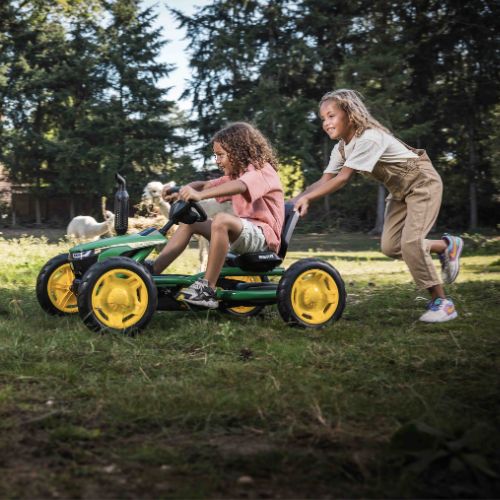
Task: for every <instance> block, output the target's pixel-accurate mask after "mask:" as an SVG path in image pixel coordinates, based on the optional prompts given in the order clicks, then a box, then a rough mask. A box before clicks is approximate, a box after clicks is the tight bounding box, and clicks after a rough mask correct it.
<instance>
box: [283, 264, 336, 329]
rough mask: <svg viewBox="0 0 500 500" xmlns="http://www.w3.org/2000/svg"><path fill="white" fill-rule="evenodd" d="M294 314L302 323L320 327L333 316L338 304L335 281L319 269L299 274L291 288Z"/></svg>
mask: <svg viewBox="0 0 500 500" xmlns="http://www.w3.org/2000/svg"><path fill="white" fill-rule="evenodd" d="M291 303H292V307H293V311H294V313H295V314H296V315H297V317H298V318H299V319H300V320H302V321H303V322H304V323H308V324H310V325H320V324H322V323H326V322H327V321H328V320H329V319H331V317H332V316H333V315H334V314H335V311H336V310H337V306H338V304H339V289H338V287H337V284H336V283H335V280H334V279H333V278H332V276H330V274H328V273H327V272H325V271H323V270H321V269H310V270H309V271H305V272H303V273H302V274H299V276H298V277H297V279H296V280H295V283H294V284H293V287H292V295H291Z"/></svg>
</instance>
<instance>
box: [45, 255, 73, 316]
mask: <svg viewBox="0 0 500 500" xmlns="http://www.w3.org/2000/svg"><path fill="white" fill-rule="evenodd" d="M74 279H75V275H74V274H73V271H72V270H71V266H70V265H69V264H63V265H62V266H60V267H58V268H57V269H56V270H55V271H54V272H53V273H52V274H51V275H50V278H49V281H48V283H47V295H48V296H49V300H50V301H51V302H52V305H53V306H54V307H55V308H56V309H58V310H59V311H62V312H64V313H66V314H74V313H77V312H78V305H77V301H76V295H75V294H74V293H73V291H72V290H71V285H73V280H74Z"/></svg>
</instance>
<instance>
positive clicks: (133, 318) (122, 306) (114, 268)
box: [78, 257, 158, 333]
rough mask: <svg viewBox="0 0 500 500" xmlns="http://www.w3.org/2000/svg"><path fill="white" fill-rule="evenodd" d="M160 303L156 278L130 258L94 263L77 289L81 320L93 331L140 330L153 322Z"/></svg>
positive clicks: (129, 331) (123, 331)
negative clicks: (154, 280)
mask: <svg viewBox="0 0 500 500" xmlns="http://www.w3.org/2000/svg"><path fill="white" fill-rule="evenodd" d="M157 304H158V295H157V290H156V287H155V284H154V282H153V278H152V277H151V275H150V274H149V273H148V272H147V271H146V270H145V269H144V267H143V266H141V265H140V264H137V262H135V261H134V260H132V259H129V258H128V257H112V258H110V259H107V260H105V261H104V262H98V263H97V264H94V265H93V266H92V267H91V268H90V269H88V271H87V272H86V273H85V274H84V276H83V279H82V282H81V284H80V287H79V288H78V309H79V312H80V317H81V318H82V320H83V322H84V323H85V324H86V325H87V327H88V328H90V329H91V330H94V331H102V330H108V331H119V332H120V333H132V332H136V331H140V330H142V329H144V328H145V327H146V326H147V325H148V323H149V322H150V321H151V318H152V317H153V314H154V312H155V311H156V308H157Z"/></svg>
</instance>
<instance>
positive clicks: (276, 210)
mask: <svg viewBox="0 0 500 500" xmlns="http://www.w3.org/2000/svg"><path fill="white" fill-rule="evenodd" d="M232 180H234V179H231V177H229V176H228V175H224V176H222V177H219V178H218V179H214V180H213V181H209V182H208V184H206V187H205V189H206V188H209V187H215V186H219V185H220V184H224V183H225V182H229V181H232ZM237 180H239V181H241V182H243V183H245V185H246V187H247V190H246V191H245V192H244V193H241V194H235V195H232V196H220V197H217V198H216V200H217V201H218V202H219V203H223V202H225V201H231V202H232V204H233V210H234V213H235V214H236V215H237V216H238V217H241V218H242V219H247V220H248V221H250V222H251V223H252V224H255V225H256V226H259V227H260V228H261V229H262V232H263V233H264V238H265V239H266V243H267V246H268V247H269V249H270V250H272V251H273V252H277V251H278V250H279V247H280V243H281V230H282V228H283V222H284V220H285V198H284V195H283V188H282V186H281V181H280V178H279V175H278V172H276V170H274V168H273V167H271V165H269V163H265V164H264V167H263V168H261V169H260V170H259V169H256V168H255V167H254V166H253V165H252V164H250V165H248V167H247V170H246V172H244V173H243V174H242V175H240V177H238V179H237Z"/></svg>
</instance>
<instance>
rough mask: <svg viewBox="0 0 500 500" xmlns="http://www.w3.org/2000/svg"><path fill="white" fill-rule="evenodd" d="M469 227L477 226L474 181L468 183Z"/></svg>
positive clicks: (475, 186) (474, 227) (475, 187)
mask: <svg viewBox="0 0 500 500" xmlns="http://www.w3.org/2000/svg"><path fill="white" fill-rule="evenodd" d="M469 210H470V217H469V229H476V228H477V222H478V221H477V185H476V183H475V181H473V182H471V183H470V184H469Z"/></svg>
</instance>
